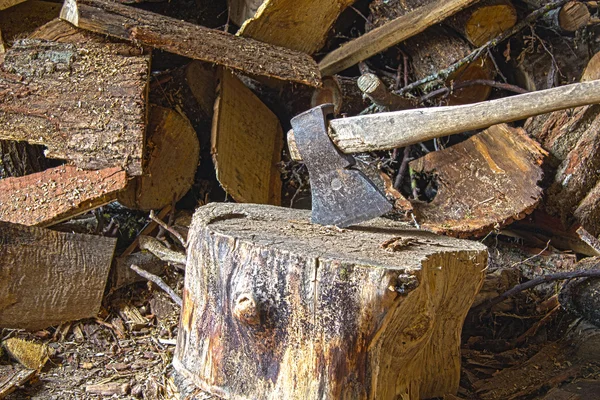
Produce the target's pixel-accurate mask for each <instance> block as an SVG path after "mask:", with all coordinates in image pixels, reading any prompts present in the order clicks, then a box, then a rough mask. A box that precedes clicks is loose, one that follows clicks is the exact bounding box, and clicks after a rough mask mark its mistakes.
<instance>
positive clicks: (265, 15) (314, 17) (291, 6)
mask: <svg viewBox="0 0 600 400" xmlns="http://www.w3.org/2000/svg"><path fill="white" fill-rule="evenodd" d="M355 1H356V0H320V1H318V2H317V1H314V0H267V1H265V2H264V3H263V4H262V5H261V7H260V8H259V9H258V12H257V13H256V15H254V17H253V18H251V19H249V20H247V21H246V22H245V23H244V25H243V26H242V27H241V28H240V30H239V32H238V33H237V34H238V35H240V36H244V37H251V38H253V39H256V40H260V41H262V42H266V43H271V44H274V45H276V46H282V47H286V48H288V49H294V50H298V51H302V52H304V53H307V54H313V53H314V52H316V51H317V50H319V49H320V48H321V47H323V45H324V44H325V39H326V38H327V34H328V33H329V31H330V29H331V27H332V26H333V23H334V22H335V21H336V19H337V18H338V16H339V15H340V14H341V13H342V11H344V10H345V9H346V7H348V6H350V5H351V4H352V3H354V2H355Z"/></svg>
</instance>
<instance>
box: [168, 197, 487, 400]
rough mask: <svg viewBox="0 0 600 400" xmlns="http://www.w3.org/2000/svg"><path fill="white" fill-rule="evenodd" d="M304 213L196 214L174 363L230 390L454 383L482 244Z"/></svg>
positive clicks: (315, 393) (357, 391)
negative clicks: (335, 223) (333, 223)
mask: <svg viewBox="0 0 600 400" xmlns="http://www.w3.org/2000/svg"><path fill="white" fill-rule="evenodd" d="M309 221H310V213H309V211H306V210H292V209H289V208H282V207H272V206H261V205H255V204H224V203H218V204H217V203H213V204H209V205H207V206H204V207H202V208H200V209H199V210H198V211H197V212H196V214H195V215H194V219H193V223H192V226H191V228H190V238H189V247H188V249H189V251H188V261H187V266H186V279H185V288H184V305H183V309H182V317H181V321H180V325H179V331H178V338H177V348H176V350H175V357H174V361H173V364H174V366H175V368H176V369H177V370H178V372H180V373H182V374H184V375H185V376H187V377H189V378H191V379H192V380H193V381H194V382H195V383H196V384H197V385H198V386H199V387H200V388H201V389H203V390H208V391H209V392H211V393H212V394H215V395H218V396H221V397H224V398H231V399H234V398H236V399H238V398H247V399H256V400H263V399H282V398H285V399H294V400H300V399H302V400H305V399H306V400H313V399H383V400H386V399H398V398H403V399H406V400H416V399H427V398H432V397H442V396H444V395H445V394H447V393H456V391H457V389H458V384H459V379H460V351H459V343H460V332H461V328H462V323H463V320H464V318H465V316H466V314H467V312H468V310H469V307H470V305H471V303H472V301H473V299H474V297H475V294H476V293H477V291H478V290H479V287H480V286H481V284H482V282H483V271H484V270H485V268H486V265H487V249H486V248H485V246H483V245H482V244H480V243H477V242H471V241H465V240H458V239H453V238H448V237H443V236H436V235H434V234H431V233H428V232H423V231H419V230H416V229H414V228H411V227H409V226H408V225H407V224H402V223H398V222H393V221H390V220H384V219H377V220H375V221H372V222H370V223H368V224H361V225H360V226H357V227H354V229H343V230H336V229H329V228H326V227H323V226H320V225H314V224H311V223H310V222H309ZM224 304H227V306H226V307H223V306H222V305H224ZM382 366H385V368H383V367H382ZM232 371H235V373H233V372H232Z"/></svg>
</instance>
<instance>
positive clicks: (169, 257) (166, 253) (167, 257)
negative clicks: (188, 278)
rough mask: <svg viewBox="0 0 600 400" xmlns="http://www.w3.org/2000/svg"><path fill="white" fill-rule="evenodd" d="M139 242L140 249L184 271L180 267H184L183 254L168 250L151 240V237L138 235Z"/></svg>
mask: <svg viewBox="0 0 600 400" xmlns="http://www.w3.org/2000/svg"><path fill="white" fill-rule="evenodd" d="M139 241H140V249H142V250H147V251H149V252H150V253H152V254H154V255H155V256H156V257H157V258H158V259H159V260H162V261H165V262H168V263H171V264H173V265H175V267H177V268H179V269H182V270H185V268H183V267H181V266H182V265H185V262H186V256H185V254H182V253H179V252H177V251H174V250H171V249H168V248H167V247H166V246H165V245H164V244H162V243H161V241H160V240H158V239H157V238H153V237H152V236H144V235H140V237H139Z"/></svg>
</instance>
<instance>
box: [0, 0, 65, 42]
mask: <svg viewBox="0 0 600 400" xmlns="http://www.w3.org/2000/svg"><path fill="white" fill-rule="evenodd" d="M60 7H61V5H60V4H59V3H52V2H49V1H39V0H28V1H25V2H23V3H20V4H18V5H16V6H14V7H10V8H9V9H6V10H2V11H0V28H1V29H2V39H3V40H4V43H5V44H7V47H10V44H11V43H12V42H14V41H15V40H17V39H22V38H24V37H26V36H28V34H29V33H31V32H32V31H34V30H35V29H36V28H38V27H39V26H41V25H43V24H45V23H47V22H49V21H50V20H52V19H54V18H58V14H59V13H60Z"/></svg>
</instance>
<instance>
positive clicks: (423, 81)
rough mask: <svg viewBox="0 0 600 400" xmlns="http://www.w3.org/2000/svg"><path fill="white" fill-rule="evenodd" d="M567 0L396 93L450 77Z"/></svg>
mask: <svg viewBox="0 0 600 400" xmlns="http://www.w3.org/2000/svg"><path fill="white" fill-rule="evenodd" d="M567 1H568V0H558V1H555V2H552V3H548V4H546V5H545V6H543V7H540V8H538V9H537V10H535V11H533V12H532V13H531V14H529V15H528V16H527V17H525V19H523V20H522V21H521V22H519V23H518V24H516V25H515V26H514V27H512V28H511V29H509V30H507V31H504V32H503V33H501V34H500V35H498V36H497V37H495V38H494V39H492V40H490V41H488V42H487V43H485V44H484V45H482V46H481V47H478V48H477V49H475V50H473V52H471V53H470V54H468V55H467V56H466V57H464V58H463V59H461V60H459V61H457V62H455V63H454V64H452V65H451V66H449V67H448V68H446V69H443V70H441V71H438V72H436V73H435V74H432V75H429V76H426V77H425V78H423V79H420V80H418V81H415V82H413V83H411V84H410V85H407V86H404V87H403V88H402V89H400V90H398V91H396V92H395V93H396V94H398V95H403V94H404V93H406V92H409V91H411V90H413V89H416V88H418V87H419V86H421V85H424V84H426V83H429V82H432V81H437V80H441V81H443V80H446V78H448V77H449V76H450V75H452V74H453V73H454V72H456V71H458V69H459V68H461V67H462V66H463V65H466V64H468V63H470V62H473V61H474V60H476V59H478V58H479V57H481V55H482V54H483V53H484V52H486V51H487V50H488V49H489V48H490V47H495V46H497V45H498V44H499V43H500V42H502V41H504V40H506V39H508V38H509V37H511V36H512V35H514V34H516V33H517V32H519V31H521V30H522V29H524V28H525V27H527V26H528V25H529V24H530V23H532V22H533V21H535V20H536V19H538V18H539V17H541V16H542V15H544V14H546V13H547V12H548V11H551V10H554V9H555V8H558V7H560V6H562V5H564V4H565V3H566V2H567Z"/></svg>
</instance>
